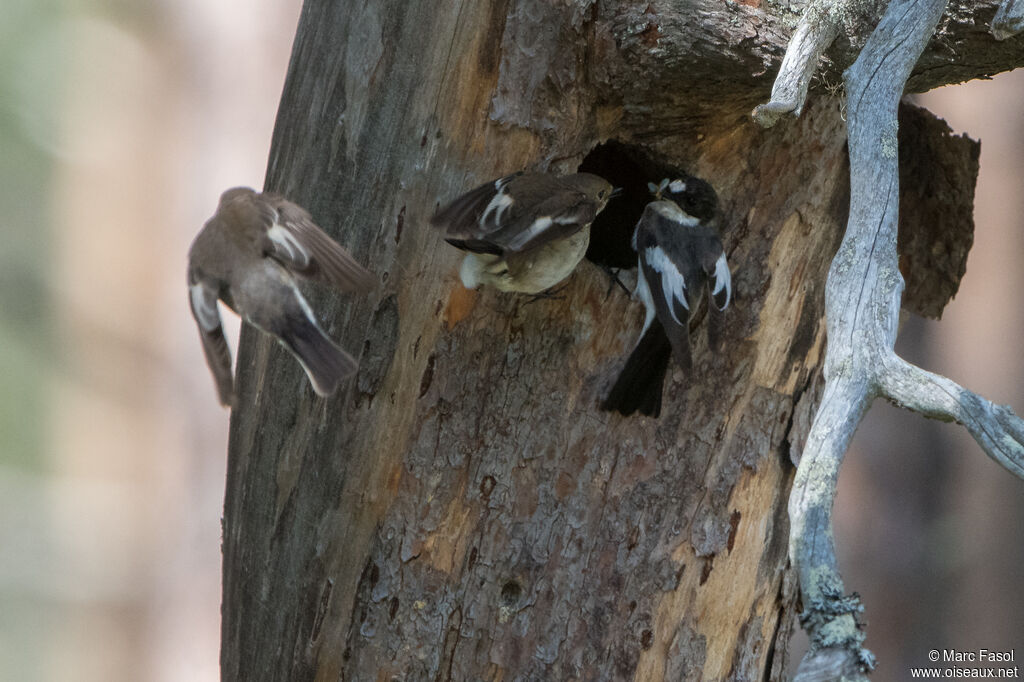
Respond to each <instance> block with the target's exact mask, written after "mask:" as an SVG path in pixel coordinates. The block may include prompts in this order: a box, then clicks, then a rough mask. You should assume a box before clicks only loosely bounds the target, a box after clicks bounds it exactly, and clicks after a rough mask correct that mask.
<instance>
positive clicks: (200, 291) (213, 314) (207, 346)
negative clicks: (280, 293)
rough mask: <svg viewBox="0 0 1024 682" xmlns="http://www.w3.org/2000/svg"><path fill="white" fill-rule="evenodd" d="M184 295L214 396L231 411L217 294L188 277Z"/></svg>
mask: <svg viewBox="0 0 1024 682" xmlns="http://www.w3.org/2000/svg"><path fill="white" fill-rule="evenodd" d="M188 293H189V297H188V300H189V304H190V307H191V308H192V317H194V318H195V320H196V325H198V327H199V336H200V338H201V339H202V341H203V353H204V355H206V364H207V365H208V366H209V367H210V372H212V373H213V379H214V381H215V382H216V383H217V395H218V397H219V398H220V402H221V404H222V405H225V406H227V407H233V406H234V404H235V387H234V377H233V376H232V374H231V350H230V349H229V348H228V342H227V339H225V338H224V328H223V327H222V326H221V324H220V312H219V311H218V310H217V292H216V290H215V289H212V288H211V287H209V286H207V285H205V284H203V283H202V282H197V281H195V278H194V277H193V276H192V275H191V273H190V275H189V285H188Z"/></svg>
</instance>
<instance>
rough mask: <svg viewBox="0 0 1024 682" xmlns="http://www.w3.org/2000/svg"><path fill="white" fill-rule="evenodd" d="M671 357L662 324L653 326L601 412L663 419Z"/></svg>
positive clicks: (644, 336) (637, 348)
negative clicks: (665, 389) (662, 413)
mask: <svg viewBox="0 0 1024 682" xmlns="http://www.w3.org/2000/svg"><path fill="white" fill-rule="evenodd" d="M671 356H672V345H671V344H670V343H669V340H668V336H667V335H666V334H665V330H664V329H663V328H662V326H661V325H660V324H657V323H654V324H652V325H651V326H650V327H648V328H647V331H646V332H644V335H643V336H642V337H640V342H639V343H637V345H636V348H634V349H633V352H632V353H630V355H629V358H628V359H627V360H626V365H625V366H624V367H623V368H622V371H621V372H620V373H619V378H618V379H616V380H615V385H614V386H612V390H611V391H609V392H608V397H607V398H605V399H604V402H602V403H601V409H602V410H605V411H608V412H612V411H615V412H619V413H621V414H623V415H627V416H628V415H631V414H633V413H634V412H639V413H640V414H645V415H647V416H649V417H657V416H658V415H660V414H661V391H662V385H663V384H664V381H665V372H666V371H667V370H668V362H669V358H671Z"/></svg>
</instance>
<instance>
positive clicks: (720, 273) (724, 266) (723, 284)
mask: <svg viewBox="0 0 1024 682" xmlns="http://www.w3.org/2000/svg"><path fill="white" fill-rule="evenodd" d="M722 289H725V304H724V305H723V306H722V307H721V310H725V309H726V308H728V307H729V301H731V300H732V274H730V273H729V263H728V262H726V260H725V254H724V253H723V254H722V255H721V256H719V257H718V260H717V261H715V288H714V289H712V290H711V295H712V296H715V295H717V294H718V292H719V291H721V290H722Z"/></svg>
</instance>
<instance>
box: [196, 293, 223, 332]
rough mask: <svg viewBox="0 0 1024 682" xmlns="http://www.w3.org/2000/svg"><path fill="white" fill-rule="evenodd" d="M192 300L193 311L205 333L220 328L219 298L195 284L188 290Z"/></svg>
mask: <svg viewBox="0 0 1024 682" xmlns="http://www.w3.org/2000/svg"><path fill="white" fill-rule="evenodd" d="M188 294H189V296H190V297H191V299H192V311H193V312H194V313H195V316H196V320H198V321H199V326H200V327H202V328H203V331H204V332H209V331H213V330H214V329H216V328H217V327H219V326H220V313H219V312H218V311H217V296H216V294H214V293H213V292H212V291H210V290H209V289H208V288H206V287H205V286H203V285H202V284H193V285H192V286H190V287H189V288H188Z"/></svg>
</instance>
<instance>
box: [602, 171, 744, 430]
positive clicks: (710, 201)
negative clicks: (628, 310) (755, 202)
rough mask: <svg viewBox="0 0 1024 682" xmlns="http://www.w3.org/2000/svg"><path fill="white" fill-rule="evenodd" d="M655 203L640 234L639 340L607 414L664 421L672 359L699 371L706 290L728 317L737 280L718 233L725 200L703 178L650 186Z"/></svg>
mask: <svg viewBox="0 0 1024 682" xmlns="http://www.w3.org/2000/svg"><path fill="white" fill-rule="evenodd" d="M649 189H650V190H651V193H652V194H654V201H652V202H650V203H649V204H647V206H646V207H645V208H644V212H643V215H642V216H641V218H640V222H639V223H637V226H636V229H635V230H634V232H633V249H634V250H635V251H636V252H637V270H638V272H637V285H636V292H635V296H636V297H638V298H639V299H640V300H641V301H642V302H643V304H644V308H645V310H646V312H647V316H646V318H645V319H644V326H643V330H642V331H641V332H640V340H639V341H638V342H637V345H636V347H635V348H634V349H633V352H632V353H630V356H629V358H628V359H627V360H626V364H625V366H624V367H623V368H622V371H621V372H620V373H619V377H618V379H616V381H615V384H614V385H613V386H612V389H611V391H610V392H609V393H608V397H607V398H605V400H604V402H602V403H601V409H603V410H607V411H617V412H620V413H621V414H624V415H630V414H633V413H634V412H640V413H641V414H645V415H648V416H651V417H657V416H658V415H659V414H661V394H662V385H663V383H664V380H665V372H666V371H667V370H668V363H669V359H670V358H671V357H674V358H675V360H676V362H677V363H678V364H679V366H680V367H682V368H683V369H684V370H686V371H689V370H691V369H692V359H691V357H690V336H689V319H690V313H691V312H692V311H693V310H694V309H695V308H696V307H697V305H698V304H699V303H700V299H701V296H702V295H703V293H704V289H705V287H707V289H708V291H709V294H710V298H711V301H712V302H713V304H714V307H715V308H717V309H718V310H719V311H722V310H725V309H726V308H727V307H728V305H729V301H730V299H731V298H732V277H731V275H730V273H729V264H728V262H727V261H726V258H725V251H724V249H723V248H722V242H721V240H720V239H719V237H718V231H717V229H716V228H715V224H714V223H715V214H716V213H717V210H718V197H717V196H716V194H715V190H714V189H713V188H712V187H711V185H709V184H708V183H706V182H704V181H703V180H700V179H699V178H688V179H686V180H681V179H678V180H672V181H669V180H668V179H665V180H662V181H661V184H659V185H654V184H653V183H652V184H650V185H649Z"/></svg>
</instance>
